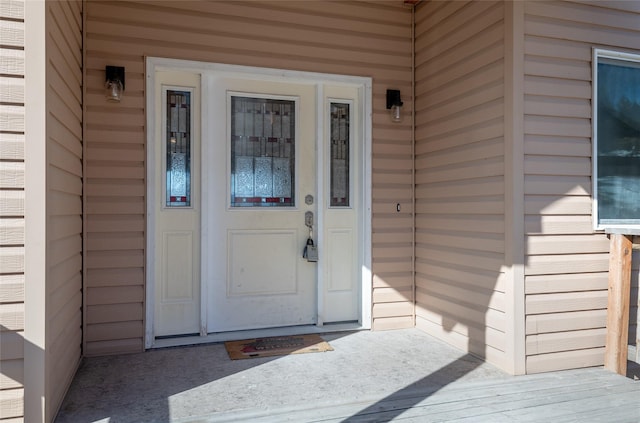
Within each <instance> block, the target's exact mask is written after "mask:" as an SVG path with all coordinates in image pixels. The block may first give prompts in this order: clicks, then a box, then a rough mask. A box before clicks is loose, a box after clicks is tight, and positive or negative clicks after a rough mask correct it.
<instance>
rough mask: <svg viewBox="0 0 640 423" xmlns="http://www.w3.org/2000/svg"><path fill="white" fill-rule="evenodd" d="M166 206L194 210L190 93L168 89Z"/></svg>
mask: <svg viewBox="0 0 640 423" xmlns="http://www.w3.org/2000/svg"><path fill="white" fill-rule="evenodd" d="M166 96H167V100H166V101H167V107H166V111H167V114H166V140H165V145H166V149H165V150H166V176H165V177H166V200H165V206H167V207H191V132H192V131H191V93H190V92H189V91H177V90H167V91H166Z"/></svg>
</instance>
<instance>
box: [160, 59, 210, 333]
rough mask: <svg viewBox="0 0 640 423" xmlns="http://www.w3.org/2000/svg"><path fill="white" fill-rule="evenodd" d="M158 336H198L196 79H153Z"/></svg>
mask: <svg viewBox="0 0 640 423" xmlns="http://www.w3.org/2000/svg"><path fill="white" fill-rule="evenodd" d="M155 98H156V99H157V100H156V101H157V103H156V110H155V112H156V119H155V123H156V125H155V130H154V133H155V134H156V139H155V140H153V142H154V146H153V149H154V152H155V157H154V161H155V163H156V166H155V177H154V181H155V186H154V187H153V189H154V190H155V192H154V195H153V198H154V203H155V204H153V205H150V206H151V207H153V208H154V216H155V225H154V228H153V229H154V235H155V244H156V245H155V248H154V261H153V263H154V275H155V313H154V317H155V318H154V326H153V333H154V336H156V337H161V336H171V335H184V334H194V333H200V205H199V186H200V182H199V181H200V167H199V164H198V159H199V151H200V130H199V121H200V77H199V76H198V75H195V74H190V73H183V72H158V73H156V79H155Z"/></svg>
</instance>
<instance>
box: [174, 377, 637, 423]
mask: <svg viewBox="0 0 640 423" xmlns="http://www.w3.org/2000/svg"><path fill="white" fill-rule="evenodd" d="M187 421H194V420H181V422H185V423H186V422H187ZM197 421H199V422H232V421H233V422H237V421H251V422H256V423H260V422H387V421H402V422H491V423H494V422H549V423H551V422H553V423H558V422H581V423H583V422H608V423H612V422H629V423H631V422H640V381H638V380H633V379H630V378H625V377H622V376H619V375H616V374H613V373H611V372H609V371H607V370H604V369H602V368H592V369H582V370H570V371H563V372H556V373H548V374H541V375H531V376H519V377H514V378H512V379H509V380H492V381H489V382H471V383H468V384H466V385H464V386H459V385H458V386H455V387H451V388H449V387H443V388H442V389H439V390H436V391H430V390H429V389H421V390H411V389H407V390H405V391H400V392H397V393H394V394H392V395H390V396H389V397H387V398H384V399H382V400H378V401H375V400H371V401H358V402H348V401H345V402H344V403H336V404H331V405H327V404H324V405H322V406H318V405H314V404H304V405H301V406H299V407H289V408H280V409H272V410H260V411H256V410H254V411H243V412H230V413H222V414H218V415H214V416H210V417H208V418H205V419H198V420H197Z"/></svg>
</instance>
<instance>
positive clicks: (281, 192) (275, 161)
mask: <svg viewBox="0 0 640 423" xmlns="http://www.w3.org/2000/svg"><path fill="white" fill-rule="evenodd" d="M295 110H296V108H295V102H294V101H290V100H271V99H264V98H249V97H240V96H232V97H231V207H291V206H294V205H295V198H294V195H295V194H294V183H293V181H294V180H295V177H294V176H295V175H294V169H295Z"/></svg>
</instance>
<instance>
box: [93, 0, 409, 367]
mask: <svg viewBox="0 0 640 423" xmlns="http://www.w3.org/2000/svg"><path fill="white" fill-rule="evenodd" d="M169 21H171V22H173V23H172V25H167V24H166V22H169ZM410 23H411V12H410V9H407V8H404V7H403V6H402V4H400V3H397V2H394V1H384V2H377V1H374V2H358V3H352V2H338V3H334V4H332V7H330V8H327V7H326V6H325V5H323V4H322V3H315V2H286V1H265V2H252V3H241V2H240V3H238V2H188V3H168V2H164V1H158V2H149V1H129V2H115V3H113V2H100V1H96V2H89V3H87V28H86V34H87V39H86V51H87V55H86V64H87V66H86V80H85V82H86V92H87V95H86V102H85V121H86V130H85V143H86V150H85V151H86V155H85V160H86V172H87V173H86V183H85V195H86V210H87V220H86V232H87V235H86V236H87V254H86V257H87V260H86V263H87V281H86V282H87V287H88V290H87V295H88V296H87V327H86V334H85V337H86V351H87V354H89V355H93V354H101V353H116V352H125V351H135V350H137V351H139V350H140V349H142V346H143V344H144V343H143V334H144V330H143V329H144V325H143V320H142V319H143V314H144V313H143V310H144V300H143V298H142V297H141V292H142V289H143V286H144V277H143V272H144V253H145V251H144V245H145V244H144V239H145V230H146V223H145V196H146V185H145V160H146V153H145V151H146V150H145V142H146V140H145V131H144V126H145V110H144V107H145V106H144V83H145V78H144V57H145V56H158V57H171V58H177V59H188V60H199V61H205V62H216V63H228V64H238V65H248V66H262V67H276V68H286V69H292V70H301V71H312V72H327V73H337V74H348V75H362V76H370V77H373V79H374V86H373V107H374V110H373V126H374V128H373V153H372V160H373V180H374V182H373V194H372V198H373V210H372V213H373V236H374V240H373V243H372V245H373V253H372V255H373V273H374V274H375V277H376V278H378V280H387V279H388V280H389V283H388V284H387V286H386V287H385V288H380V289H381V291H380V292H377V291H376V290H377V289H378V288H377V286H376V287H375V288H374V293H373V295H374V298H375V299H376V300H375V302H376V304H375V305H374V312H373V315H374V328H376V329H386V328H394V327H407V326H411V325H412V323H411V322H412V319H413V317H412V316H413V311H412V310H411V309H412V303H413V298H412V273H411V266H412V254H413V252H412V247H411V242H412V241H411V237H410V236H409V237H407V236H406V235H407V233H408V232H407V229H409V230H410V229H411V228H412V220H413V219H412V210H411V207H410V205H411V204H412V179H411V169H412V147H411V130H410V128H411V122H410V119H405V121H404V123H402V124H400V125H393V124H392V123H391V122H390V121H389V118H388V113H387V111H386V110H385V92H386V89H387V88H395V89H400V90H402V97H403V101H404V104H405V106H404V108H403V113H405V114H406V116H409V115H410V113H411V109H412V106H411V103H412V99H411V90H410V87H411V25H410ZM107 64H108V65H119V66H125V67H126V91H125V95H124V98H123V100H122V102H121V103H120V104H117V105H113V104H108V103H106V102H105V101H104V97H103V93H102V92H103V84H104V67H105V65H107ZM380 176H382V177H380ZM397 203H401V204H402V209H403V210H402V212H401V213H397V212H396V204H397ZM409 233H410V232H409ZM115 275H123V276H124V275H127V276H125V278H124V279H118V277H117V276H115ZM98 287H100V291H97V290H95V288H98ZM98 292H100V295H96V294H97V293H98ZM103 294H104V296H102V295H103ZM99 298H112V299H113V301H114V304H111V305H104V304H99V303H97V301H98V299H99ZM378 301H380V304H381V305H382V307H378V306H377V305H378V304H377V302H378ZM105 307H106V308H105ZM133 309H135V311H133ZM123 310H124V312H123ZM123 316H125V317H123ZM116 322H126V325H127V326H126V327H127V328H128V329H127V330H126V331H124V332H119V331H117V330H116V329H117V328H118V327H120V326H113V324H115V323H116ZM110 328H113V331H112V332H111V335H109V329H110ZM94 330H95V331H96V333H94ZM136 331H137V332H136Z"/></svg>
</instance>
